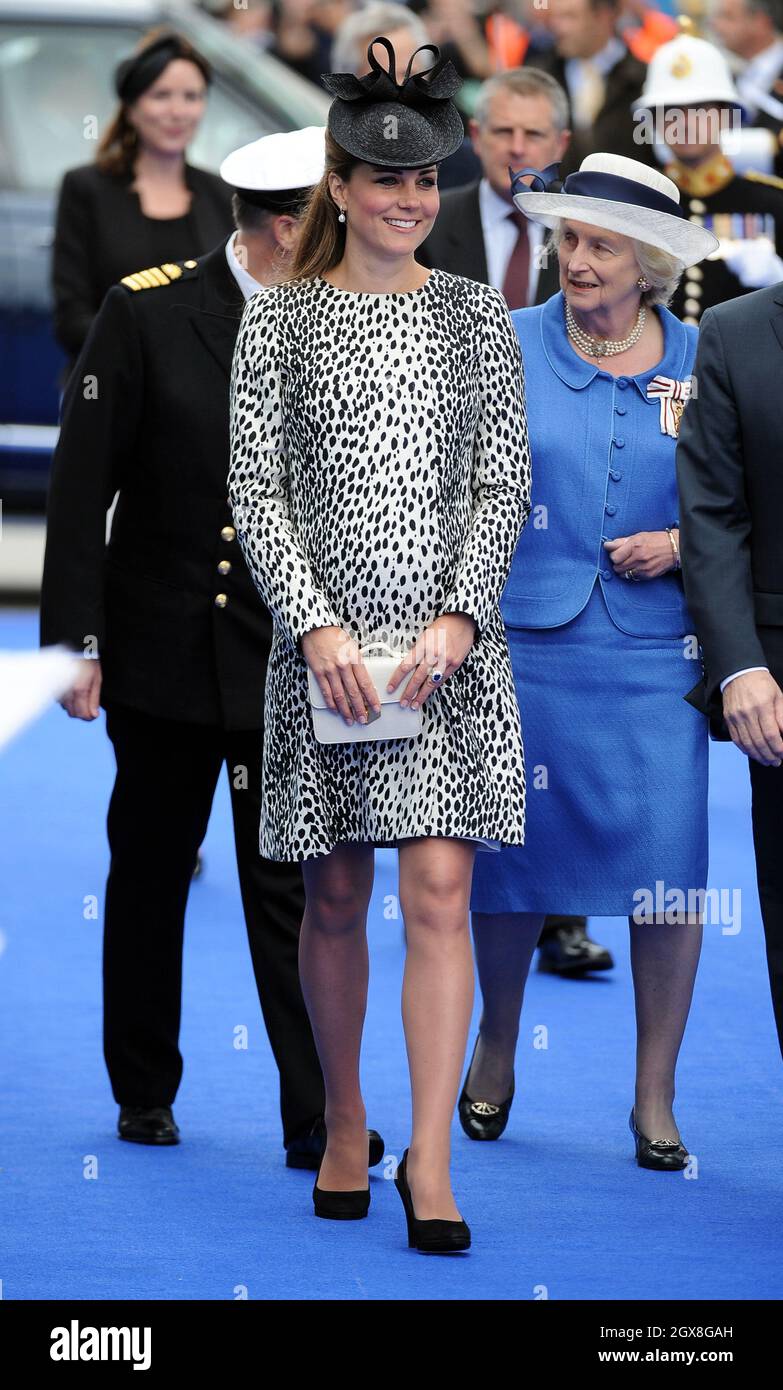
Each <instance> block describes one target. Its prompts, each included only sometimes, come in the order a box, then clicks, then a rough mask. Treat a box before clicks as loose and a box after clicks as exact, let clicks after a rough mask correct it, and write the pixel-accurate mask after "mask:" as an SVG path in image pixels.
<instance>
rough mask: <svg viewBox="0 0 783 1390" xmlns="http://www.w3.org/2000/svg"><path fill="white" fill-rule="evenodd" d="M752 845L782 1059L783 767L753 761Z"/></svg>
mask: <svg viewBox="0 0 783 1390" xmlns="http://www.w3.org/2000/svg"><path fill="white" fill-rule="evenodd" d="M748 761H749V763H750V785H751V790H752V793H753V803H752V804H753V844H754V847H755V850H756V879H757V882H758V886H759V899H760V902H761V918H762V921H763V923H764V936H765V939H766V947H767V965H768V967H769V983H770V988H771V990H772V1007H773V1009H774V1011H775V1024H776V1027H777V1030H778V1042H779V1043H780V1051H781V1054H782V1055H783V765H782V766H781V767H764V766H762V764H761V763H757V762H756V761H755V759H754V758H750V759H749V760H748Z"/></svg>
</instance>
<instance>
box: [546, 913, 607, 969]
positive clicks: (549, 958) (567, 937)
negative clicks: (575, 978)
mask: <svg viewBox="0 0 783 1390" xmlns="http://www.w3.org/2000/svg"><path fill="white" fill-rule="evenodd" d="M538 969H539V970H540V971H541V973H542V974H544V975H585V974H587V973H588V972H589V971H592V970H613V969H614V960H613V958H612V955H611V952H609V951H607V949H606V947H605V946H600V945H599V944H598V942H597V941H593V940H592V938H591V937H589V936H588V935H587V919H586V918H585V917H547V919H546V921H545V923H544V929H543V931H542V933H541V938H540V940H539V943H538Z"/></svg>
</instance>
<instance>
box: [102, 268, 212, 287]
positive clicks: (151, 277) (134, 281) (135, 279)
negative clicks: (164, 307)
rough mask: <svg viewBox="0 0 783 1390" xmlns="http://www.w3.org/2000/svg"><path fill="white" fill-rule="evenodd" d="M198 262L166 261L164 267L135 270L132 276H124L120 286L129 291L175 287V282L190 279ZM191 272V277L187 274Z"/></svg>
mask: <svg viewBox="0 0 783 1390" xmlns="http://www.w3.org/2000/svg"><path fill="white" fill-rule="evenodd" d="M197 266H198V261H164V262H163V265H152V266H150V267H149V269H148V270H134V272H133V274H132V275H123V277H122V279H121V281H120V284H121V285H125V286H126V287H127V289H129V290H156V289H159V288H160V286H161V285H173V283H174V281H175V280H182V279H186V280H189V279H190V275H192V273H193V271H194V270H195V269H196V267H197ZM187 271H190V275H188V274H186V272H187Z"/></svg>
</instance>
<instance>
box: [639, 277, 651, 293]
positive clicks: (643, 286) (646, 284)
mask: <svg viewBox="0 0 783 1390" xmlns="http://www.w3.org/2000/svg"><path fill="white" fill-rule="evenodd" d="M636 283H637V285H638V286H639V289H640V290H642V291H644V290H649V288H650V282H649V280H645V278H644V276H643V275H640V276H639V279H638V280H637V281H636Z"/></svg>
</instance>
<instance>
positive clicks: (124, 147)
mask: <svg viewBox="0 0 783 1390" xmlns="http://www.w3.org/2000/svg"><path fill="white" fill-rule="evenodd" d="M167 37H171V38H175V39H176V41H177V43H178V46H179V52H178V53H177V58H184V59H185V61H186V62H190V63H194V64H195V65H196V67H197V68H198V70H199V72H200V73H201V75H202V77H203V78H204V80H205V82H207V83H209V82H210V80H211V76H212V72H211V69H210V66H209V63H208V62H207V60H206V58H202V56H201V54H200V53H199V52H198V51H197V50H196V49H195V48H194V47H193V46H192V44H190V43H189V42H188V40H187V39H185V38H183V37H182V35H181V34H173V33H172V31H171V30H170V29H167V28H165V27H160V28H157V29H150V30H149V32H148V33H146V34H145V35H144V37H143V38H142V39H141V40H140V42H139V43H138V44H137V46H136V49H135V52H136V53H137V54H138V53H143V52H144V50H145V49H146V48H149V47H150V45H151V44H154V43H157V41H158V40H159V39H162V38H167ZM172 61H173V60H172ZM164 71H165V69H164ZM138 153H139V137H138V134H137V132H136V128H135V126H134V125H133V124H132V123H131V121H129V119H128V104H127V103H126V102H124V101H121V102H120V104H119V106H118V107H117V110H116V111H115V113H114V115H113V117H112V119H111V121H110V122H109V125H108V127H107V129H106V131H105V132H104V135H103V138H102V139H101V142H100V144H99V145H98V150H97V153H96V155H95V162H96V164H97V165H98V168H99V169H100V170H101V171H102V172H103V173H104V174H121V175H128V174H132V173H133V169H134V165H135V163H136V156H137V155H138Z"/></svg>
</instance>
